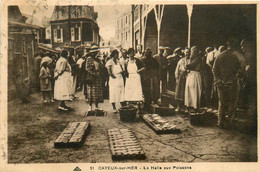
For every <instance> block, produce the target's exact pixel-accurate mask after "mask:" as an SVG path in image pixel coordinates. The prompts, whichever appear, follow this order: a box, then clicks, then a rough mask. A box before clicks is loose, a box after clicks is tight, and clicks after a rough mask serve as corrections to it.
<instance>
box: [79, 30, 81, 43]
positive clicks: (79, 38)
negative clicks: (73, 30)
mask: <svg viewBox="0 0 260 172" xmlns="http://www.w3.org/2000/svg"><path fill="white" fill-rule="evenodd" d="M79 41H81V27H79Z"/></svg>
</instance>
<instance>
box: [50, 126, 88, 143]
mask: <svg viewBox="0 0 260 172" xmlns="http://www.w3.org/2000/svg"><path fill="white" fill-rule="evenodd" d="M90 127H91V126H90V123H89V122H71V123H69V125H68V126H67V127H66V128H65V129H64V130H63V131H62V133H61V134H60V135H59V137H58V138H57V139H56V140H55V142H54V147H55V148H70V147H80V146H82V145H83V144H84V142H85V139H86V136H87V134H88V132H89V131H90Z"/></svg>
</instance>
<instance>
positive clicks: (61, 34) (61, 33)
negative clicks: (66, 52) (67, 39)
mask: <svg viewBox="0 0 260 172" xmlns="http://www.w3.org/2000/svg"><path fill="white" fill-rule="evenodd" d="M60 36H61V37H60V42H63V29H60Z"/></svg>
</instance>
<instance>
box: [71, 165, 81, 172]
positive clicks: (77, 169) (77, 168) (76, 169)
mask: <svg viewBox="0 0 260 172" xmlns="http://www.w3.org/2000/svg"><path fill="white" fill-rule="evenodd" d="M73 171H81V169H80V168H79V167H78V166H77V167H76V168H75V169H74V170H73Z"/></svg>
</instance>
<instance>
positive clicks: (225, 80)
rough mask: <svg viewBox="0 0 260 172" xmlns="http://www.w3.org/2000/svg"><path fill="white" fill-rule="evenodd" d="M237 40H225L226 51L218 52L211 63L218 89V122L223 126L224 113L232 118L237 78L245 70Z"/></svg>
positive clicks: (236, 93)
mask: <svg viewBox="0 0 260 172" xmlns="http://www.w3.org/2000/svg"><path fill="white" fill-rule="evenodd" d="M236 44H237V41H236V40H234V39H230V40H228V42H227V45H228V48H227V50H226V51H224V52H222V53H221V54H219V55H218V56H217V57H216V59H215V62H214V65H213V69H212V71H213V75H214V84H215V85H216V86H217V89H218V100H219V102H218V124H217V126H218V127H219V128H222V127H223V121H224V117H225V114H226V113H227V115H228V118H229V119H230V122H232V120H233V119H234V115H235V110H236V101H237V97H238V90H239V85H238V80H239V77H241V75H243V73H244V71H245V65H244V63H243V62H242V61H241V59H243V55H242V54H241V53H239V52H238V51H237V50H235V48H236Z"/></svg>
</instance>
